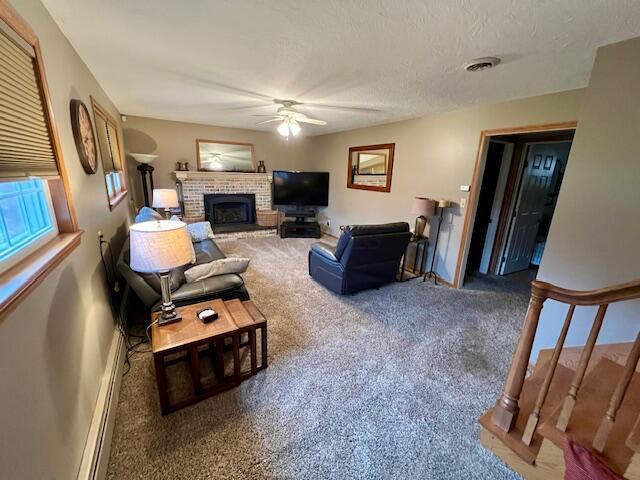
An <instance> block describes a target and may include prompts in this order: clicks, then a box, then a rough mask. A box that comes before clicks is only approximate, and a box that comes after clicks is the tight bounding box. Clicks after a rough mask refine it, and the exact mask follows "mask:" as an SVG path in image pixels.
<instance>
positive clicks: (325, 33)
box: [43, 0, 640, 135]
mask: <svg viewBox="0 0 640 480" xmlns="http://www.w3.org/2000/svg"><path fill="white" fill-rule="evenodd" d="M43 1H44V4H45V5H46V7H47V8H48V10H49V11H50V12H51V14H52V16H53V18H54V19H55V20H56V21H57V23H58V24H59V25H60V28H61V29H62V31H63V32H64V33H65V35H66V36H67V37H68V38H69V40H70V41H71V43H72V44H73V46H74V47H75V48H76V50H77V51H78V53H79V54H80V56H81V57H82V58H83V59H84V61H85V62H86V63H87V65H88V66H89V68H90V69H91V70H92V71H93V73H94V74H95V76H96V78H97V79H98V81H99V82H100V84H101V85H102V86H103V88H104V89H105V90H106V91H107V93H108V94H109V96H110V97H111V99H112V100H113V101H114V102H115V104H116V106H117V107H118V109H119V110H120V111H121V112H123V113H126V114H130V115H141V116H148V117H155V118H166V119H173V120H183V121H190V122H198V123H207V124H215V125H223V126H230V127H242V128H251V129H260V130H274V126H273V124H268V125H263V126H256V123H257V122H258V121H260V120H263V119H261V118H259V117H254V116H252V115H261V114H262V115H266V114H271V113H275V110H276V106H274V105H273V104H272V103H270V99H271V98H274V97H275V98H293V99H295V100H298V101H301V102H305V103H307V104H308V105H306V106H302V107H299V110H300V111H302V112H304V113H307V114H309V115H312V116H315V117H318V118H321V119H323V120H326V121H327V122H328V125H326V126H324V127H321V126H311V125H308V126H307V125H305V126H304V131H305V133H306V134H307V135H317V134H322V133H330V132H335V131H339V130H346V129H351V128H355V127H361V126H367V125H374V124H380V123H385V122H389V121H394V120H401V119H405V118H410V117H416V116H420V115H423V114H426V113H429V112H435V111H444V110H452V109H455V108H460V107H463V106H468V105H471V104H477V103H492V102H497V101H503V100H509V99H514V98H523V97H528V96H532V95H539V94H543V93H549V92H556V91H561V90H568V89H573V88H578V87H583V86H585V85H586V83H587V81H588V76H589V72H590V70H591V66H592V63H593V58H594V55H595V51H596V48H597V47H598V46H601V45H605V44H608V43H613V42H616V41H619V40H623V39H626V38H631V37H634V36H638V35H640V2H639V1H638V0H615V1H614V0H557V1H550V0H510V1H509V0H478V1H473V0H324V1H316V0H217V1H211V0H189V1H175V0H135V1H132V0H43ZM488 55H495V56H499V57H501V58H502V60H503V62H502V64H501V65H500V66H499V67H497V68H495V69H494V70H491V71H485V72H477V73H467V72H464V71H462V69H461V65H463V64H464V63H465V62H466V61H468V60H470V59H473V58H476V57H481V56H488ZM313 103H321V104H325V105H330V106H333V107H334V108H327V107H326V106H325V107H320V106H313V105H311V104H313ZM335 107H341V108H335Z"/></svg>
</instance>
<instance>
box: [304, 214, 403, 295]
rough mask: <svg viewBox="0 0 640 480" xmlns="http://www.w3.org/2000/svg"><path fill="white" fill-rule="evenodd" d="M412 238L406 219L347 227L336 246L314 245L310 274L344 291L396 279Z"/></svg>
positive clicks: (370, 286) (355, 290)
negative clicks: (403, 220)
mask: <svg viewBox="0 0 640 480" xmlns="http://www.w3.org/2000/svg"><path fill="white" fill-rule="evenodd" d="M410 239H411V232H410V231H409V224H408V223H406V222H398V223H388V224H384V225H354V226H348V227H346V228H345V230H344V232H343V233H342V235H341V236H340V239H339V240H338V244H337V246H336V247H333V246H331V245H329V244H328V243H324V242H317V243H314V244H312V245H311V248H310V250H309V275H311V276H312V277H313V278H314V280H316V281H317V282H318V283H321V284H322V285H324V286H325V287H327V288H328V289H329V290H332V291H334V292H336V293H341V294H344V293H354V292H358V291H360V290H365V289H368V288H377V287H380V286H382V285H386V284H388V283H391V282H393V281H394V280H395V278H396V274H397V273H398V268H399V266H400V260H401V259H402V255H404V253H405V251H406V249H407V245H408V244H409V240H410Z"/></svg>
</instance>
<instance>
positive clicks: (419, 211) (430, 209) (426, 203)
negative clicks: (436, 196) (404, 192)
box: [411, 197, 436, 217]
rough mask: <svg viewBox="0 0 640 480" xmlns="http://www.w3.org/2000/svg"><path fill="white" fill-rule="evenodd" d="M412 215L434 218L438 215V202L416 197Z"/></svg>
mask: <svg viewBox="0 0 640 480" xmlns="http://www.w3.org/2000/svg"><path fill="white" fill-rule="evenodd" d="M411 213H413V214H414V215H419V216H423V217H433V216H434V215H435V214H436V202H435V201H433V200H431V199H430V198H423V197H415V198H414V199H413V206H412V207H411Z"/></svg>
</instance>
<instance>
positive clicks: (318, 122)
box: [296, 117, 327, 125]
mask: <svg viewBox="0 0 640 480" xmlns="http://www.w3.org/2000/svg"><path fill="white" fill-rule="evenodd" d="M296 120H297V121H298V122H302V123H311V124H313V125H326V124H327V122H325V121H324V120H318V119H317V118H309V117H304V118H297V119H296Z"/></svg>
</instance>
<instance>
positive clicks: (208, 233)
mask: <svg viewBox="0 0 640 480" xmlns="http://www.w3.org/2000/svg"><path fill="white" fill-rule="evenodd" d="M171 220H175V221H177V222H181V221H182V220H180V219H179V218H178V217H176V216H175V215H174V216H173V217H171ZM187 231H188V232H189V235H191V241H192V242H193V243H198V242H203V241H205V240H213V230H211V224H210V223H209V222H195V223H187Z"/></svg>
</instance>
